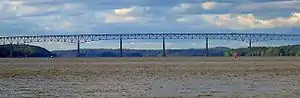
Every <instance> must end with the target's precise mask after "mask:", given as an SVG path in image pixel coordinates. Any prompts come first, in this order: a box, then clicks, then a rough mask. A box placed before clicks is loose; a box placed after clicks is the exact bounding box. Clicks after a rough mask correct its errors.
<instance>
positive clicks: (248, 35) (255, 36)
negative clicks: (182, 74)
mask: <svg viewBox="0 0 300 98" xmlns="http://www.w3.org/2000/svg"><path fill="white" fill-rule="evenodd" d="M128 39H162V52H163V56H164V57H165V56H166V46H165V42H166V41H165V39H205V42H206V56H209V50H208V46H209V40H210V39H221V40H236V41H243V42H248V43H249V51H250V52H251V51H252V49H251V48H252V46H251V45H252V43H255V42H261V41H269V40H299V41H300V34H279V33H256V32H144V33H142V32H141V33H120V34H78V35H37V36H5V37H0V44H10V46H12V45H13V44H25V43H32V42H68V43H76V44H77V57H80V44H82V43H86V42H92V41H100V40H119V42H120V44H119V49H120V56H121V57H122V56H123V40H128ZM10 54H11V56H12V52H11V53H10Z"/></svg>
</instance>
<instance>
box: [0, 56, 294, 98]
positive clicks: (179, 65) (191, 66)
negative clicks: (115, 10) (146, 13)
mask: <svg viewBox="0 0 300 98" xmlns="http://www.w3.org/2000/svg"><path fill="white" fill-rule="evenodd" d="M299 73H300V58H298V57H242V58H240V59H239V61H234V60H233V59H232V58H231V57H189V58H184V57H182V58H180V57H173V58H170V57H169V58H26V59H0V81H1V82H0V97H69V98H74V97H84V98H94V97H97V98H105V97H109V98H120V97H122V98H124V97H127V98H132V97H136V98H143V97H145V98H148V97H178V98H180V97H193V98H194V97H198V98H266V97H268V98H282V97H285V98H295V97H298V96H300V84H299V83H300V74H299Z"/></svg>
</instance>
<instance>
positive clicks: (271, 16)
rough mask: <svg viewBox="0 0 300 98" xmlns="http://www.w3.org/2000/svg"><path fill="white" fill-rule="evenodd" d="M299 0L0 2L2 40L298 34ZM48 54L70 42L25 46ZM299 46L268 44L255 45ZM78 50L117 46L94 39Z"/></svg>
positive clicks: (139, 44) (193, 43)
mask: <svg viewBox="0 0 300 98" xmlns="http://www.w3.org/2000/svg"><path fill="white" fill-rule="evenodd" d="M299 5H300V0H0V36H16V35H54V34H92V33H93V34H97V33H124V32H125V33H130V32H131V33H132V32H186V31H187V32H190V31H193V32H207V31H210V32H271V33H272V32H277V33H287V34H297V33H299V32H298V31H300V28H299V27H300V6H299ZM29 44H31V45H38V46H42V47H44V48H47V49H49V50H60V49H74V48H76V45H74V44H71V43H57V42H47V43H29ZM289 44H299V42H298V43H297V42H296V41H268V42H259V43H254V46H265V45H268V46H276V45H277V46H278V45H289ZM247 45H248V43H245V42H239V41H226V40H210V47H217V46H224V47H230V48H237V47H247ZM161 47H162V45H161V40H125V41H124V48H134V49H159V48H161ZM204 47H205V42H204V40H167V48H204ZM82 48H118V41H97V42H92V43H85V44H82Z"/></svg>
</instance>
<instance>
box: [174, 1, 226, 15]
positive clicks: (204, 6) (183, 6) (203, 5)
mask: <svg viewBox="0 0 300 98" xmlns="http://www.w3.org/2000/svg"><path fill="white" fill-rule="evenodd" d="M230 5H231V4H230V3H220V2H211V1H209V2H199V3H180V4H178V5H177V6H175V7H173V8H172V12H174V13H178V14H199V13H217V12H222V11H223V12H225V10H226V9H228V8H229V7H230Z"/></svg>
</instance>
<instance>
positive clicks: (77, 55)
mask: <svg viewBox="0 0 300 98" xmlns="http://www.w3.org/2000/svg"><path fill="white" fill-rule="evenodd" d="M76 57H80V40H79V37H78V40H77V51H76Z"/></svg>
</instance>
